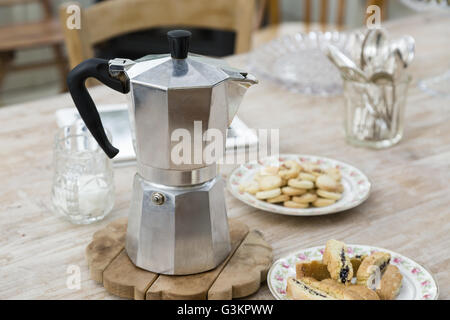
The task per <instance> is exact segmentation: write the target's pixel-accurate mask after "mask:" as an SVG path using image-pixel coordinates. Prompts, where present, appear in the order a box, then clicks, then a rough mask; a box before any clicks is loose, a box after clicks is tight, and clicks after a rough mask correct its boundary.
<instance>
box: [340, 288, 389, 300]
mask: <svg viewBox="0 0 450 320" xmlns="http://www.w3.org/2000/svg"><path fill="white" fill-rule="evenodd" d="M349 294H350V295H353V294H356V295H358V296H359V298H358V299H357V300H380V297H379V296H378V294H377V293H376V292H375V291H374V290H372V289H369V288H367V287H366V286H360V285H350V286H347V287H346V288H345V292H344V295H349ZM347 300H355V299H354V298H352V299H347Z"/></svg>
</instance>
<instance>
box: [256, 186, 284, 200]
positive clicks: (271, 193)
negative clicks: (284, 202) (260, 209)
mask: <svg viewBox="0 0 450 320" xmlns="http://www.w3.org/2000/svg"><path fill="white" fill-rule="evenodd" d="M280 194H281V189H280V188H277V189H273V190H267V191H259V192H257V193H256V199H259V200H265V199H270V198H275V197H278V196H279V195H280Z"/></svg>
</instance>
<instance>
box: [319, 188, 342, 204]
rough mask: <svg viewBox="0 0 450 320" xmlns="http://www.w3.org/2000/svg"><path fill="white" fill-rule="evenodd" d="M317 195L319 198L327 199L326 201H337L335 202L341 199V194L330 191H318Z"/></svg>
mask: <svg viewBox="0 0 450 320" xmlns="http://www.w3.org/2000/svg"><path fill="white" fill-rule="evenodd" d="M316 193H317V195H318V196H320V197H322V198H325V199H330V200H335V201H337V200H339V199H341V194H340V193H337V192H330V191H325V190H321V189H317V191H316Z"/></svg>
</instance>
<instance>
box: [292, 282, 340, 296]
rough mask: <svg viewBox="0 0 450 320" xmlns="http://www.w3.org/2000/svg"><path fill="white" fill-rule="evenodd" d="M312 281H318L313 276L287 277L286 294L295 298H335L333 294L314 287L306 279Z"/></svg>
mask: <svg viewBox="0 0 450 320" xmlns="http://www.w3.org/2000/svg"><path fill="white" fill-rule="evenodd" d="M305 280H306V281H307V280H309V281H308V282H310V283H316V282H318V281H317V280H315V279H312V278H303V279H294V278H288V279H287V286H286V295H287V296H288V297H289V298H291V299H294V300H335V298H333V297H332V296H330V295H328V294H327V293H325V292H323V291H321V290H319V289H316V288H314V287H313V286H312V285H311V284H308V283H306V281H305Z"/></svg>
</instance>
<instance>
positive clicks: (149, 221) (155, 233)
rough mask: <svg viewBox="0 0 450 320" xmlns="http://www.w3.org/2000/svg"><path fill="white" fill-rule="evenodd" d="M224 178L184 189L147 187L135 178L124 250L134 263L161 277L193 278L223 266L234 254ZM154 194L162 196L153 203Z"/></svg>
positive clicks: (139, 179)
mask: <svg viewBox="0 0 450 320" xmlns="http://www.w3.org/2000/svg"><path fill="white" fill-rule="evenodd" d="M223 188H224V184H223V181H222V180H221V179H220V178H216V179H214V180H212V181H209V182H207V183H204V184H201V185H198V186H195V187H184V188H171V187H166V186H161V185H156V184H152V183H149V182H147V181H145V180H144V179H142V177H140V176H139V174H136V176H135V179H134V192H133V200H132V205H131V209H130V216H129V218H128V230H127V239H126V250H127V253H128V256H129V257H130V259H131V260H132V261H133V263H134V264H135V265H136V266H138V267H140V268H143V269H146V270H149V271H152V272H156V273H161V274H171V275H172V274H175V275H181V274H193V273H198V272H203V271H207V270H210V269H213V268H215V267H216V266H217V265H219V264H220V263H221V262H222V261H223V260H224V259H225V258H226V257H227V256H228V254H229V252H230V250H231V246H230V238H229V230H228V220H227V214H226V207H225V197H224V193H223ZM155 193H159V194H162V195H163V196H164V202H163V203H162V204H155V202H154V201H153V200H152V196H154V194H155Z"/></svg>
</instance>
